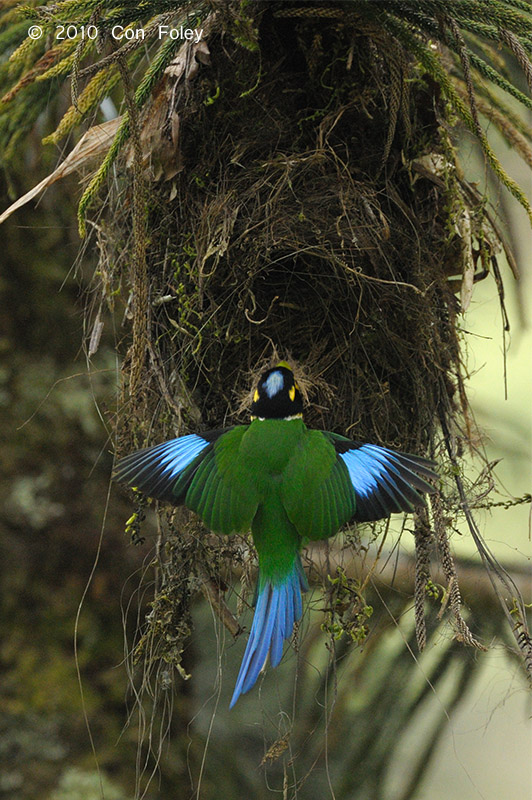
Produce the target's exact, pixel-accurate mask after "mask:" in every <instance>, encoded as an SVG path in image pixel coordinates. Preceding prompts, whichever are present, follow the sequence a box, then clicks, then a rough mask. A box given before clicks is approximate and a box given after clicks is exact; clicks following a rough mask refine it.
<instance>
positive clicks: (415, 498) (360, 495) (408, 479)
mask: <svg viewBox="0 0 532 800" xmlns="http://www.w3.org/2000/svg"><path fill="white" fill-rule="evenodd" d="M326 436H327V438H328V439H329V440H330V441H331V443H332V444H333V446H334V449H335V450H336V453H337V457H338V459H340V460H341V461H342V462H343V463H344V464H345V466H346V467H347V471H348V473H349V479H350V481H351V486H352V488H353V491H354V493H355V504H356V509H355V514H354V517H353V519H355V520H357V521H359V522H372V521H374V520H377V519H383V518H384V517H388V516H389V515H390V514H393V513H395V512H398V511H406V512H411V511H414V509H415V507H416V506H419V505H422V504H423V503H424V499H423V496H422V495H423V494H425V493H430V492H434V491H436V489H435V487H434V486H433V485H432V484H430V483H428V480H432V481H437V480H438V475H437V474H436V472H434V469H433V467H434V462H432V461H429V460H428V459H426V458H422V457H421V456H415V455H411V454H409V453H400V452H398V451H396V450H390V449H389V448H387V447H379V446H378V445H375V444H363V443H362V442H356V441H352V440H351V439H346V438H345V437H343V436H339V435H338V434H335V433H326ZM427 479H428V480H427Z"/></svg>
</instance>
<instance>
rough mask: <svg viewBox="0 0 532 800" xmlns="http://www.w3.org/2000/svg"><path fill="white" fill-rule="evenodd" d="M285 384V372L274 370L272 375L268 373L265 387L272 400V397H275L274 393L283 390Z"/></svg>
mask: <svg viewBox="0 0 532 800" xmlns="http://www.w3.org/2000/svg"><path fill="white" fill-rule="evenodd" d="M283 386H284V378H283V373H282V372H278V371H277V370H276V371H275V372H272V373H271V375H268V377H267V378H266V380H265V381H264V388H265V390H266V394H267V395H268V397H269V398H270V400H271V398H272V397H274V395H276V394H277V393H278V392H280V391H281V389H282V388H283Z"/></svg>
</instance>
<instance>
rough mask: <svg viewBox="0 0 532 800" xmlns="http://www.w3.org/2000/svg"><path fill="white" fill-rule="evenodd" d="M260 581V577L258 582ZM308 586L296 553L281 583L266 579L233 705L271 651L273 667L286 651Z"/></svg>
mask: <svg viewBox="0 0 532 800" xmlns="http://www.w3.org/2000/svg"><path fill="white" fill-rule="evenodd" d="M260 583H261V581H260V578H259V585H260ZM307 588H308V585H307V580H306V577H305V573H304V572H303V567H302V565H301V559H300V558H299V556H297V558H296V561H295V562H294V566H293V569H292V571H291V572H290V573H289V574H288V575H287V576H286V577H285V578H284V580H283V582H282V583H278V584H277V583H276V584H274V583H272V582H271V581H268V580H266V581H264V583H263V585H262V587H261V588H260V590H259V593H258V596H257V604H256V607H255V615H254V617H253V623H252V626H251V632H250V634H249V639H248V643H247V645H246V650H245V653H244V658H243V659H242V664H241V665H240V671H239V673H238V678H237V680H236V685H235V690H234V692H233V697H232V699H231V704H230V706H229V707H230V708H232V707H233V706H234V704H235V703H236V701H237V700H238V698H239V697H240V695H241V694H245V693H246V692H247V691H249V690H250V689H251V688H252V686H254V685H255V682H256V680H257V678H258V677H259V674H260V672H261V670H262V668H263V667H264V665H265V663H266V660H267V658H268V653H269V655H270V663H271V665H272V667H276V666H277V665H278V664H279V662H280V660H281V657H282V655H283V644H284V640H285V639H289V638H290V636H291V635H292V630H293V628H294V622H297V620H298V619H300V617H301V615H302V613H303V601H302V598H301V592H302V591H306V590H307Z"/></svg>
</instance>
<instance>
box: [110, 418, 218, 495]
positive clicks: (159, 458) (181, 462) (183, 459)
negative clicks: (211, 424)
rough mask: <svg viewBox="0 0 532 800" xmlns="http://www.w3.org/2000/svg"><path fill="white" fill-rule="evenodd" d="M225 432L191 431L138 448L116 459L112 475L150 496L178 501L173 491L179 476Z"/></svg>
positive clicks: (119, 481) (120, 481)
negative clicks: (159, 442)
mask: <svg viewBox="0 0 532 800" xmlns="http://www.w3.org/2000/svg"><path fill="white" fill-rule="evenodd" d="M222 433H223V431H212V432H210V433H207V434H204V435H202V436H200V435H199V434H196V433H191V434H189V435H188V436H180V437H179V438H178V439H170V441H168V442H163V443H162V444H156V445H154V446H153V447H147V448H145V449H144V450H137V451H136V452H135V453H131V454H130V455H128V456H125V458H121V459H120V460H119V461H118V462H117V464H116V466H115V469H114V474H113V477H114V479H115V480H116V481H118V483H125V484H126V485H127V486H133V487H135V488H137V489H140V490H141V491H142V492H144V493H145V494H147V495H149V496H150V497H155V498H157V499H158V500H168V501H169V502H172V503H176V502H179V498H177V497H176V495H175V494H174V492H173V489H174V486H175V484H176V481H177V479H178V478H179V477H180V476H181V475H182V473H183V471H184V470H185V469H186V468H187V467H190V466H191V464H193V463H194V461H195V460H196V459H198V457H199V456H200V455H201V454H203V455H205V451H206V449H207V448H208V447H209V446H210V445H211V443H212V442H213V441H215V439H216V438H218V436H220V435H221V434H222ZM200 460H201V459H200Z"/></svg>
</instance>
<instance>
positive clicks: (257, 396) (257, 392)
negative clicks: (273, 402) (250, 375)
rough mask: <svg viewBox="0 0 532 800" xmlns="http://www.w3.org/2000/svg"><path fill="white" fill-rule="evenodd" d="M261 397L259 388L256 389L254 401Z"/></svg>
mask: <svg viewBox="0 0 532 800" xmlns="http://www.w3.org/2000/svg"><path fill="white" fill-rule="evenodd" d="M258 399H259V390H258V389H255V394H254V395H253V402H254V403H256V402H257V400H258Z"/></svg>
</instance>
